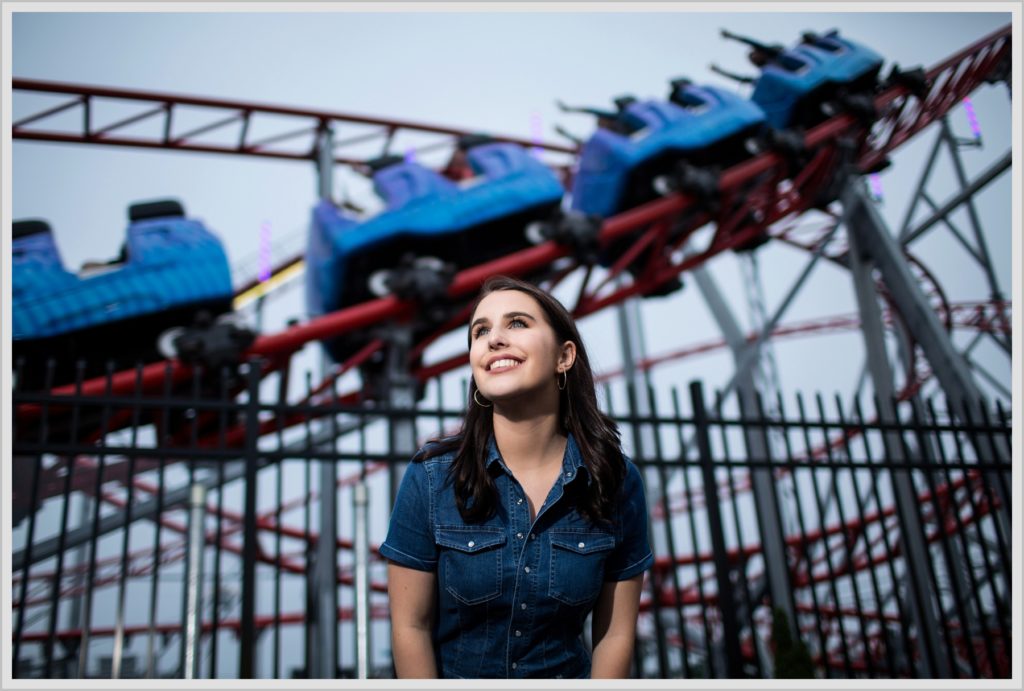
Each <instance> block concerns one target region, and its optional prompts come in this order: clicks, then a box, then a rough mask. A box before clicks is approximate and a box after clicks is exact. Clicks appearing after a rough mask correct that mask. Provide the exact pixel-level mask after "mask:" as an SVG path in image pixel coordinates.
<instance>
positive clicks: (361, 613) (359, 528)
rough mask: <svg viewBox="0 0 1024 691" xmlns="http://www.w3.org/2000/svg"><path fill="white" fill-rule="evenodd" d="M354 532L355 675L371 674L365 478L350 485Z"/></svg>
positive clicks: (358, 677) (367, 519)
mask: <svg viewBox="0 0 1024 691" xmlns="http://www.w3.org/2000/svg"><path fill="white" fill-rule="evenodd" d="M352 489H353V494H352V503H353V513H354V514H355V516H354V521H353V523H354V526H353V530H354V532H355V536H354V542H355V544H354V545H353V547H354V551H355V589H356V592H355V610H356V612H355V615H356V679H369V678H370V532H369V528H370V521H369V505H370V501H369V496H368V492H367V487H366V481H365V480H360V481H359V482H358V483H357V484H356V485H355V486H354V487H353V488H352Z"/></svg>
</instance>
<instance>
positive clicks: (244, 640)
mask: <svg viewBox="0 0 1024 691" xmlns="http://www.w3.org/2000/svg"><path fill="white" fill-rule="evenodd" d="M260 370H261V363H260V361H259V360H250V361H249V362H248V363H246V364H245V365H244V366H243V371H244V372H245V374H246V375H247V376H248V379H249V381H248V387H247V389H248V401H247V403H246V412H245V454H244V460H243V462H244V463H245V507H244V515H243V518H242V535H243V539H242V602H241V608H242V612H241V620H242V621H241V630H240V631H239V657H238V677H239V678H240V679H252V678H253V675H254V671H255V669H254V660H253V652H254V649H255V647H256V471H257V469H258V466H259V448H258V446H257V441H258V439H259V429H260V427H259V425H260Z"/></svg>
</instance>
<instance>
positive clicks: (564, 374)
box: [555, 370, 569, 391]
mask: <svg viewBox="0 0 1024 691" xmlns="http://www.w3.org/2000/svg"><path fill="white" fill-rule="evenodd" d="M555 383H556V384H557V383H558V382H555ZM568 385H569V370H562V385H561V386H559V387H558V390H559V391H565V387H566V386H568Z"/></svg>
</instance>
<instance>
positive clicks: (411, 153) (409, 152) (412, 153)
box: [405, 147, 416, 163]
mask: <svg viewBox="0 0 1024 691" xmlns="http://www.w3.org/2000/svg"><path fill="white" fill-rule="evenodd" d="M415 160H416V149H414V148H412V147H409V148H408V149H406V150H405V162H406V163H412V162H413V161H415Z"/></svg>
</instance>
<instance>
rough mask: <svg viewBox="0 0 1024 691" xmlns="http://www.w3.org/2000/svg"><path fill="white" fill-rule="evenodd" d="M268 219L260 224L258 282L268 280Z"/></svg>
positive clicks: (269, 270)
mask: <svg viewBox="0 0 1024 691" xmlns="http://www.w3.org/2000/svg"><path fill="white" fill-rule="evenodd" d="M270 272H271V268H270V221H264V222H263V225H261V226H260V273H259V279H260V283H263V282H265V281H269V280H270Z"/></svg>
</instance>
